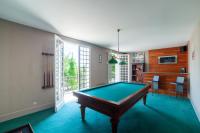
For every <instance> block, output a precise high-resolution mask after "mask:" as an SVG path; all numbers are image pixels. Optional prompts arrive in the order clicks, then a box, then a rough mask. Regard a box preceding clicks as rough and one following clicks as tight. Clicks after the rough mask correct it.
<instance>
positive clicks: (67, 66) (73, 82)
mask: <svg viewBox="0 0 200 133" xmlns="http://www.w3.org/2000/svg"><path fill="white" fill-rule="evenodd" d="M77 75H78V71H77V63H76V59H75V58H74V57H73V55H71V56H70V55H67V56H65V57H64V77H65V84H66V87H67V89H68V90H76V89H77V88H78V80H77V79H78V77H77Z"/></svg>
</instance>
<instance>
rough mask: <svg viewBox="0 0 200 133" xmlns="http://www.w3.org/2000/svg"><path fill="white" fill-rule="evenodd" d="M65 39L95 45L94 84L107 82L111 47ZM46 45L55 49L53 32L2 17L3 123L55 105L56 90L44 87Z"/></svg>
mask: <svg viewBox="0 0 200 133" xmlns="http://www.w3.org/2000/svg"><path fill="white" fill-rule="evenodd" d="M64 38H65V39H67V40H73V41H74V42H77V43H79V44H82V45H87V46H91V63H92V65H91V86H96V85H98V84H102V83H107V79H108V78H107V61H106V59H107V57H106V51H107V49H105V48H99V47H97V46H94V45H92V44H89V43H86V42H83V41H79V40H75V39H70V38H67V37H64ZM46 48H49V49H51V50H52V52H53V51H54V49H53V48H54V34H53V33H49V32H44V31H41V30H37V29H34V28H30V27H26V26H23V25H19V24H16V23H12V22H8V21H4V20H1V19H0V122H1V121H4V120H8V119H11V118H15V117H18V116H22V115H25V114H28V113H31V112H35V111H39V110H42V109H45V108H49V107H52V106H53V105H54V89H53V88H52V89H46V90H43V89H42V88H41V87H42V83H43V82H42V81H43V76H42V71H43V66H42V64H43V63H42V55H41V53H42V52H43V51H44V50H45V49H46ZM99 54H101V55H102V57H103V63H102V64H101V63H98V55H99ZM34 102H37V104H36V105H35V104H33V103H34Z"/></svg>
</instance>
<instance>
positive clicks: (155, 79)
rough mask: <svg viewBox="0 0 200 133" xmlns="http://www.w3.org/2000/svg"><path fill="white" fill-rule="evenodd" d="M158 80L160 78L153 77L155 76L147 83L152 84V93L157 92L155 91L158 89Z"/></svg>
mask: <svg viewBox="0 0 200 133" xmlns="http://www.w3.org/2000/svg"><path fill="white" fill-rule="evenodd" d="M159 78H160V77H159V76H157V75H155V76H153V79H152V81H148V82H149V83H152V86H151V88H152V89H153V91H155V92H157V91H158V88H159V84H158V82H159Z"/></svg>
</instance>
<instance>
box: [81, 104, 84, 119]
mask: <svg viewBox="0 0 200 133" xmlns="http://www.w3.org/2000/svg"><path fill="white" fill-rule="evenodd" d="M80 109H81V118H82V120H83V121H85V106H83V105H81V107H80Z"/></svg>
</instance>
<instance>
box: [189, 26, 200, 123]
mask: <svg viewBox="0 0 200 133" xmlns="http://www.w3.org/2000/svg"><path fill="white" fill-rule="evenodd" d="M194 53H195V54H194ZM193 54H194V55H195V57H194V59H192V55H193ZM189 69H190V96H191V101H192V104H193V106H194V109H195V111H196V114H197V115H198V118H199V120H200V87H199V85H200V23H199V24H198V26H197V27H196V28H195V31H194V32H193V34H192V37H191V39H190V44H189Z"/></svg>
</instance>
